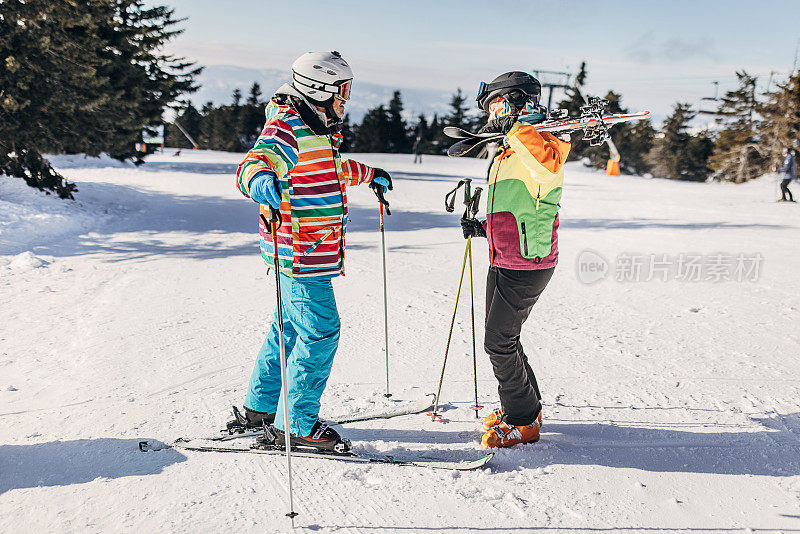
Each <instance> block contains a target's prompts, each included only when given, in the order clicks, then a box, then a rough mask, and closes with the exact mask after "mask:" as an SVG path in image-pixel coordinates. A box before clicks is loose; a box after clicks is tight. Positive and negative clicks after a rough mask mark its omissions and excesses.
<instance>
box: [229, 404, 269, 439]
mask: <svg viewBox="0 0 800 534" xmlns="http://www.w3.org/2000/svg"><path fill="white" fill-rule="evenodd" d="M274 422H275V414H274V413H264V412H257V411H255V410H251V409H250V408H248V407H247V406H245V408H244V413H242V412H241V411H239V408H237V407H236V406H234V407H233V420H231V421H228V423H227V424H226V425H225V428H226V429H227V430H228V434H244V433H245V432H248V431H252V430H260V429H261V428H263V426H264V423H266V424H268V425H271V424H272V423H274Z"/></svg>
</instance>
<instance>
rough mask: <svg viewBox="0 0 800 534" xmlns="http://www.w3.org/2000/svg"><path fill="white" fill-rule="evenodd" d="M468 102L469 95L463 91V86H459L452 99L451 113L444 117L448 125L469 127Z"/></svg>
mask: <svg viewBox="0 0 800 534" xmlns="http://www.w3.org/2000/svg"><path fill="white" fill-rule="evenodd" d="M466 102H467V97H465V96H464V95H463V94H462V93H461V88H460V87H459V88H458V89H457V90H456V92H455V93H453V96H452V98H451V99H450V113H449V114H448V115H447V116H446V117H445V119H444V120H445V122H446V123H447V124H446V125H447V126H455V127H456V128H466V127H469V124H468V116H467V113H468V111H469V107H468V106H467V104H466Z"/></svg>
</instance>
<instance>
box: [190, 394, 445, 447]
mask: <svg viewBox="0 0 800 534" xmlns="http://www.w3.org/2000/svg"><path fill="white" fill-rule="evenodd" d="M433 396H434V395H433V393H430V394H428V395H424V396H422V397H420V398H419V399H416V400H414V401H411V402H403V403H399V404H398V405H397V406H389V407H387V408H385V409H377V410H372V411H366V412H364V413H360V414H349V415H340V416H337V417H323V418H322V419H323V420H325V421H327V422H328V423H330V424H332V425H345V424H347V423H357V422H359V421H373V420H375V419H391V418H393V417H401V416H403V415H414V414H418V413H422V412H424V411H425V410H428V409H429V408H430V407H431V406H433ZM262 433H263V430H261V429H260V428H258V429H255V430H243V431H236V432H228V431H227V430H220V435H218V436H215V437H212V438H202V439H204V440H206V441H216V442H221V441H231V440H234V439H239V438H252V437H255V436H260V435H261V434H262Z"/></svg>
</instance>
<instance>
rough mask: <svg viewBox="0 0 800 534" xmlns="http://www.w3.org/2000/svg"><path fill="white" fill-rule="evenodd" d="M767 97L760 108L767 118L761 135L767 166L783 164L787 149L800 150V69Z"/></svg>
mask: <svg viewBox="0 0 800 534" xmlns="http://www.w3.org/2000/svg"><path fill="white" fill-rule="evenodd" d="M766 96H767V100H766V102H764V103H763V104H760V105H759V106H758V107H757V111H758V113H759V115H761V117H762V118H763V120H762V121H761V123H760V124H759V127H758V132H759V136H760V139H761V145H762V147H763V148H764V157H765V160H766V164H767V165H768V166H769V165H780V164H781V163H782V152H783V149H785V148H789V147H793V148H795V149H797V148H800V147H799V146H798V141H797V140H798V139H799V138H800V70H797V71H795V72H793V73H792V74H791V75H790V76H789V79H788V80H786V81H785V82H784V83H779V84H778V89H777V90H775V91H771V92H769V93H767V94H766Z"/></svg>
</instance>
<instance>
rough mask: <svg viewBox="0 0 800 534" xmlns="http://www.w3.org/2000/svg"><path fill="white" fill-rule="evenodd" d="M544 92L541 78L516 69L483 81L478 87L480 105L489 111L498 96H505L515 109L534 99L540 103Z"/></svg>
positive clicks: (517, 109)
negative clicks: (540, 81) (538, 78)
mask: <svg viewBox="0 0 800 534" xmlns="http://www.w3.org/2000/svg"><path fill="white" fill-rule="evenodd" d="M541 94H542V84H540V83H539V80H537V79H536V78H534V77H533V76H531V75H530V74H528V73H527V72H521V71H518V70H514V71H511V72H506V73H505V74H501V75H500V76H498V77H497V78H495V79H494V80H492V81H491V82H490V83H485V82H481V85H480V87H479V88H478V97H477V98H476V99H475V100H477V101H478V107H479V108H481V109H482V110H483V111H485V112H487V113H488V112H489V103H490V102H491V101H492V100H494V99H495V98H497V97H498V96H502V97H505V99H506V101H507V102H508V103H509V104H511V107H512V108H514V111H519V110H521V109H522V108H523V107H524V106H525V103H526V102H528V101H529V100H531V99H533V100H534V103H536V104H538V103H539V95H541Z"/></svg>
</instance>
